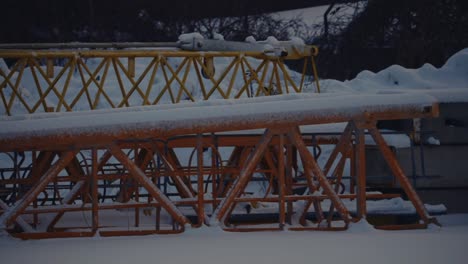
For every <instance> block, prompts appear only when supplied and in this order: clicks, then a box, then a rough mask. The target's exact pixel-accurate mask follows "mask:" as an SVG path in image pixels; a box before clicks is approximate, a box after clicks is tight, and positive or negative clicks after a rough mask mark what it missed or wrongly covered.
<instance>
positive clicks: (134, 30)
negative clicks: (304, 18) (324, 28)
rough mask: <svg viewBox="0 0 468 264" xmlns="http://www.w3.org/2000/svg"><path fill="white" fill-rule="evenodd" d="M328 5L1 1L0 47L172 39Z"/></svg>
mask: <svg viewBox="0 0 468 264" xmlns="http://www.w3.org/2000/svg"><path fill="white" fill-rule="evenodd" d="M328 2H330V1H329V0H328V1H327V0H288V1H271V0H236V1H219V0H197V1H192V0H169V1H158V0H1V1H0V7H1V12H0V43H1V42H3V43H12V42H64V41H166V40H175V39H173V37H174V36H173V35H174V34H175V32H174V31H177V29H180V28H181V27H190V24H191V21H193V20H198V19H201V18H212V17H227V16H229V17H243V16H247V15H258V14H260V13H265V12H272V11H278V10H285V9H293V8H302V7H306V6H316V5H322V4H327V3H328ZM188 29H190V28H188ZM171 33H172V34H171ZM177 33H180V32H177ZM171 38H172V39H171Z"/></svg>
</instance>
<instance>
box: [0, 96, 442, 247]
mask: <svg viewBox="0 0 468 264" xmlns="http://www.w3.org/2000/svg"><path fill="white" fill-rule="evenodd" d="M226 107H229V106H226ZM437 114H438V108H437V105H436V104H434V105H433V106H432V107H430V106H427V105H423V106H415V105H408V106H397V107H395V108H387V109H384V110H375V111H373V112H370V113H369V112H365V113H356V114H355V115H349V114H347V115H344V114H343V115H338V114H337V115H333V116H329V115H319V116H313V115H308V113H304V114H302V115H299V114H298V117H297V118H295V119H293V120H291V119H286V118H285V119H278V120H276V121H274V122H272V121H271V120H269V119H261V118H260V119H257V120H253V121H251V120H248V119H247V120H242V122H241V121H235V120H234V121H233V120H217V121H216V122H214V123H200V124H199V125H197V126H191V125H190V124H187V125H184V124H181V125H180V126H178V127H177V128H167V127H158V126H154V127H149V128H148V127H143V128H140V129H135V130H132V131H131V132H128V131H126V130H121V131H119V130H116V131H115V133H112V134H108V133H107V132H105V131H99V129H97V130H96V131H95V132H92V133H88V132H86V133H81V132H79V131H78V132H75V133H71V134H70V133H67V134H65V133H63V132H60V131H58V132H55V133H52V134H45V135H39V134H32V135H29V136H26V134H25V135H15V136H9V137H0V153H9V152H12V151H14V152H16V154H17V155H22V157H24V159H25V160H29V162H30V163H31V164H32V167H31V166H28V165H26V164H23V162H19V161H17V160H18V159H21V157H19V158H18V157H16V158H14V157H13V156H11V157H12V163H14V164H13V165H14V166H13V167H15V168H16V170H11V175H14V176H10V177H6V179H3V178H2V179H0V187H2V188H6V190H7V193H8V194H7V196H6V198H3V199H2V200H4V201H5V205H6V206H2V208H3V209H2V211H1V215H0V224H2V225H3V227H4V228H5V229H6V230H7V231H8V232H9V233H10V234H12V235H14V236H17V237H20V238H25V239H28V238H29V239H35V238H51V237H73V236H91V235H94V234H96V233H97V232H99V233H100V234H101V235H103V236H111V235H144V234H167V233H180V232H183V231H184V230H185V228H187V226H188V225H192V227H198V226H201V225H203V224H209V225H211V224H216V223H218V224H219V225H220V226H221V227H222V228H224V229H225V230H226V231H240V232H244V231H261V230H283V229H288V230H295V231H300V230H344V229H346V228H347V227H348V226H349V225H352V224H353V222H355V221H358V220H360V219H362V218H365V217H366V215H367V209H366V206H365V201H366V200H367V199H386V198H391V197H395V195H392V194H366V193H365V188H366V184H365V170H364V169H363V168H364V164H362V162H364V160H365V149H364V148H363V144H362V143H363V136H364V134H363V130H364V129H367V130H368V131H369V132H370V134H371V136H372V137H373V138H374V140H375V142H376V144H377V145H378V146H379V148H380V150H381V152H382V153H383V155H384V157H385V159H386V160H387V162H388V163H389V165H390V167H391V168H392V171H393V172H394V174H395V177H396V178H397V179H398V180H399V182H400V184H401V185H402V187H403V190H404V191H405V193H406V194H407V195H408V197H409V198H410V202H411V203H412V204H413V206H414V207H415V208H416V211H417V213H418V216H419V217H420V219H421V220H422V221H423V224H420V225H402V226H398V227H395V226H391V225H390V226H380V228H384V229H395V228H413V227H425V226H427V225H428V224H430V223H437V222H436V220H435V219H433V218H432V217H430V216H429V215H428V213H427V211H426V209H425V208H424V206H423V205H422V202H421V200H420V199H419V197H418V195H417V193H416V192H415V191H414V189H413V188H412V187H411V185H410V183H409V182H408V181H407V179H406V177H405V175H403V172H402V171H401V169H400V168H399V166H398V163H397V161H396V159H395V157H394V156H393V155H392V154H391V152H389V150H388V146H387V145H386V143H385V140H384V139H383V137H382V135H381V134H380V132H379V131H378V129H377V128H376V121H378V120H385V119H404V118H415V117H427V118H430V117H434V116H436V115H437ZM335 122H347V123H348V125H347V126H346V128H345V129H344V131H343V132H342V133H341V134H340V135H338V136H323V137H321V136H317V137H316V138H315V139H314V140H311V139H310V138H309V137H307V136H306V135H305V134H301V131H300V129H301V128H300V126H301V125H309V124H324V123H335ZM250 129H262V130H263V131H264V132H263V133H262V134H258V133H254V132H250V133H251V134H248V133H249V132H246V133H247V134H238V133H234V132H236V131H245V130H250ZM226 131H234V132H231V133H228V132H226ZM317 144H331V145H336V147H335V149H334V151H333V152H332V154H331V155H330V157H329V159H328V161H327V162H326V164H325V166H324V168H320V167H319V166H318V164H317V161H316V158H317V157H314V156H313V154H312V153H311V150H310V147H316V146H317ZM218 148H223V152H224V153H227V152H229V151H230V153H229V154H231V155H230V156H229V157H223V156H222V154H221V151H219V150H218ZM191 150H193V153H196V155H194V156H193V157H194V158H195V157H196V162H192V160H191V158H190V159H189V160H184V159H183V157H186V156H187V155H184V154H183V153H187V151H191ZM354 152H356V153H354ZM18 153H21V154H18ZM206 153H209V154H211V159H208V158H205V155H206ZM353 157H356V159H355V160H353ZM346 160H350V162H351V163H354V162H356V163H357V164H356V168H357V170H358V173H355V174H351V175H356V176H355V177H354V178H353V179H351V181H357V183H356V184H357V186H356V187H357V189H358V192H357V193H353V192H352V191H351V190H350V193H349V194H341V193H340V192H339V189H340V188H341V187H340V186H341V184H342V183H343V167H344V163H345V162H346ZM335 163H337V164H338V165H337V166H335V167H334V166H333V164H335ZM300 164H302V166H303V173H300V169H301V165H300ZM360 177H362V178H360ZM255 180H260V181H261V182H264V183H265V184H266V185H268V186H265V190H266V191H265V193H261V194H255V193H253V194H249V193H248V190H247V186H248V185H249V184H252V183H253V182H255ZM297 187H304V188H305V191H301V192H300V193H295V192H296V191H297V189H296V188H297ZM108 192H111V194H109V193H108ZM120 194H122V195H124V196H126V197H127V198H128V199H122V200H118V199H117V197H119V195H120ZM348 199H352V200H354V201H355V202H356V204H357V208H358V211H357V214H356V216H354V215H353V214H352V213H351V212H350V210H349V209H348V208H347V206H346V204H345V203H344V201H345V200H348ZM322 201H329V202H330V203H331V204H332V206H329V208H328V210H327V208H323V205H322V203H321V202H322ZM297 202H300V203H301V204H303V207H300V208H299V207H298V206H293V205H298V204H299V203H297ZM57 203H58V204H57ZM272 203H273V204H275V206H274V207H267V209H268V211H267V212H269V213H274V214H277V215H278V218H277V219H276V218H275V219H266V220H265V219H263V220H262V219H260V220H258V219H257V220H255V219H253V218H250V219H247V220H245V221H244V222H242V221H239V220H236V217H239V216H240V217H246V218H249V217H255V216H256V215H259V214H261V212H262V210H261V206H262V205H268V204H272ZM249 208H250V209H249ZM249 210H251V211H252V212H251V213H249ZM265 210H266V209H265ZM335 211H336V212H337V215H335ZM309 213H313V214H314V216H315V220H309V219H308V214H309ZM48 215H51V216H52V218H47V216H48ZM106 215H107V216H111V217H112V219H113V220H115V222H114V221H112V222H106V217H105V216H106ZM296 216H297V217H296ZM129 219H132V223H130V220H129ZM72 220H80V221H81V222H79V223H78V224H77V223H75V222H74V221H72ZM122 220H125V223H122V222H123V221H122ZM119 221H121V222H119ZM252 222H257V223H258V222H260V223H261V224H263V225H254V224H253V223H252ZM272 222H273V224H272ZM25 223H26V225H25ZM29 227H31V228H29ZM30 229H32V230H30Z"/></svg>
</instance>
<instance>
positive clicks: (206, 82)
mask: <svg viewBox="0 0 468 264" xmlns="http://www.w3.org/2000/svg"><path fill="white" fill-rule="evenodd" d="M310 50H311V51H312V52H310V53H308V54H304V55H303V57H302V58H303V59H304V60H305V63H304V66H303V70H302V74H300V73H298V74H297V76H294V77H293V76H291V75H290V71H288V70H287V67H286V66H285V65H284V60H285V59H288V57H284V58H283V57H271V56H267V55H265V54H263V53H261V52H249V51H245V52H233V51H228V52H193V51H181V50H161V49H133V50H0V59H2V60H4V62H8V64H9V65H10V67H5V65H6V63H2V64H0V66H1V65H3V66H2V67H0V98H1V101H0V102H1V103H0V113H3V114H4V115H16V114H23V113H37V112H60V111H79V110H94V109H99V108H120V107H129V106H138V105H151V104H153V105H154V104H159V103H161V102H162V101H163V98H166V100H170V102H171V103H180V102H182V101H196V100H208V99H210V98H220V99H234V98H241V97H253V96H268V95H272V94H286V93H300V92H302V91H303V89H304V85H305V84H304V83H305V82H304V80H305V76H306V74H307V73H308V71H307V58H308V57H311V63H312V74H313V76H314V79H315V85H316V88H317V90H316V91H317V92H320V87H319V83H318V76H317V70H316V65H315V60H314V56H316V55H317V52H318V50H317V49H316V48H315V47H312V48H311V49H310ZM297 58H298V55H297V54H296V55H295V56H294V59H297ZM217 61H220V62H222V63H221V64H217ZM217 65H223V66H222V67H220V66H217ZM217 67H219V68H217ZM190 74H192V78H189V75H190ZM298 76H299V77H298ZM239 80H241V81H239ZM25 85H27V87H26V86H25ZM31 86H32V87H31ZM77 87H78V89H77ZM195 90H196V91H195ZM111 91H112V92H111ZM115 91H118V92H117V93H116V92H115ZM194 94H200V96H195V95H194ZM117 95H118V96H117ZM2 108H3V109H2Z"/></svg>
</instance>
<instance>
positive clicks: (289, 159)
mask: <svg viewBox="0 0 468 264" xmlns="http://www.w3.org/2000/svg"><path fill="white" fill-rule="evenodd" d="M293 151H296V149H295V148H294V147H293V146H292V145H291V144H288V145H287V146H286V168H285V175H284V177H285V185H284V186H285V194H286V195H292V185H293V180H292V164H293ZM293 213H294V212H293V202H292V201H288V202H287V216H288V217H287V218H288V219H287V221H288V223H289V224H292V215H293Z"/></svg>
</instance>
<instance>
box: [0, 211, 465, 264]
mask: <svg viewBox="0 0 468 264" xmlns="http://www.w3.org/2000/svg"><path fill="white" fill-rule="evenodd" d="M439 219H440V221H441V222H442V224H443V225H444V227H443V228H438V227H434V226H431V227H430V228H429V229H426V230H410V231H379V230H375V229H373V228H372V227H371V226H369V225H368V224H367V223H366V222H360V223H356V224H353V225H352V226H351V228H350V229H349V230H348V231H343V232H341V231H340V232H292V231H279V232H255V233H229V232H224V231H221V230H220V229H219V228H212V227H203V228H200V229H189V230H187V231H186V232H185V233H182V234H179V235H167V236H166V235H153V236H144V237H112V238H103V237H94V238H70V239H51V240H40V241H20V240H16V239H11V238H8V239H5V238H3V239H0V256H1V258H2V263H8V264H17V263H18V264H19V263H37V264H42V263H47V264H49V263H60V264H61V263H70V264H73V263H77V264H78V263H79V264H82V263H100V264H104V263H113V264H119V263H125V264H128V263H135V264H136V263H165V264H169V263H206V264H209V263H223V264H230V263H236V264H237V263H268V264H275V263H281V264H284V263H324V264H326V263H333V264H336V263H350V264H351V263H357V264H365V263H379V264H384V263H401V264H403V263H411V264H414V263H427V264H431V263H434V264H441V263H450V264H463V263H466V252H465V251H466V244H467V243H468V236H467V234H468V215H466V214H462V215H446V216H441V217H439Z"/></svg>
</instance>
